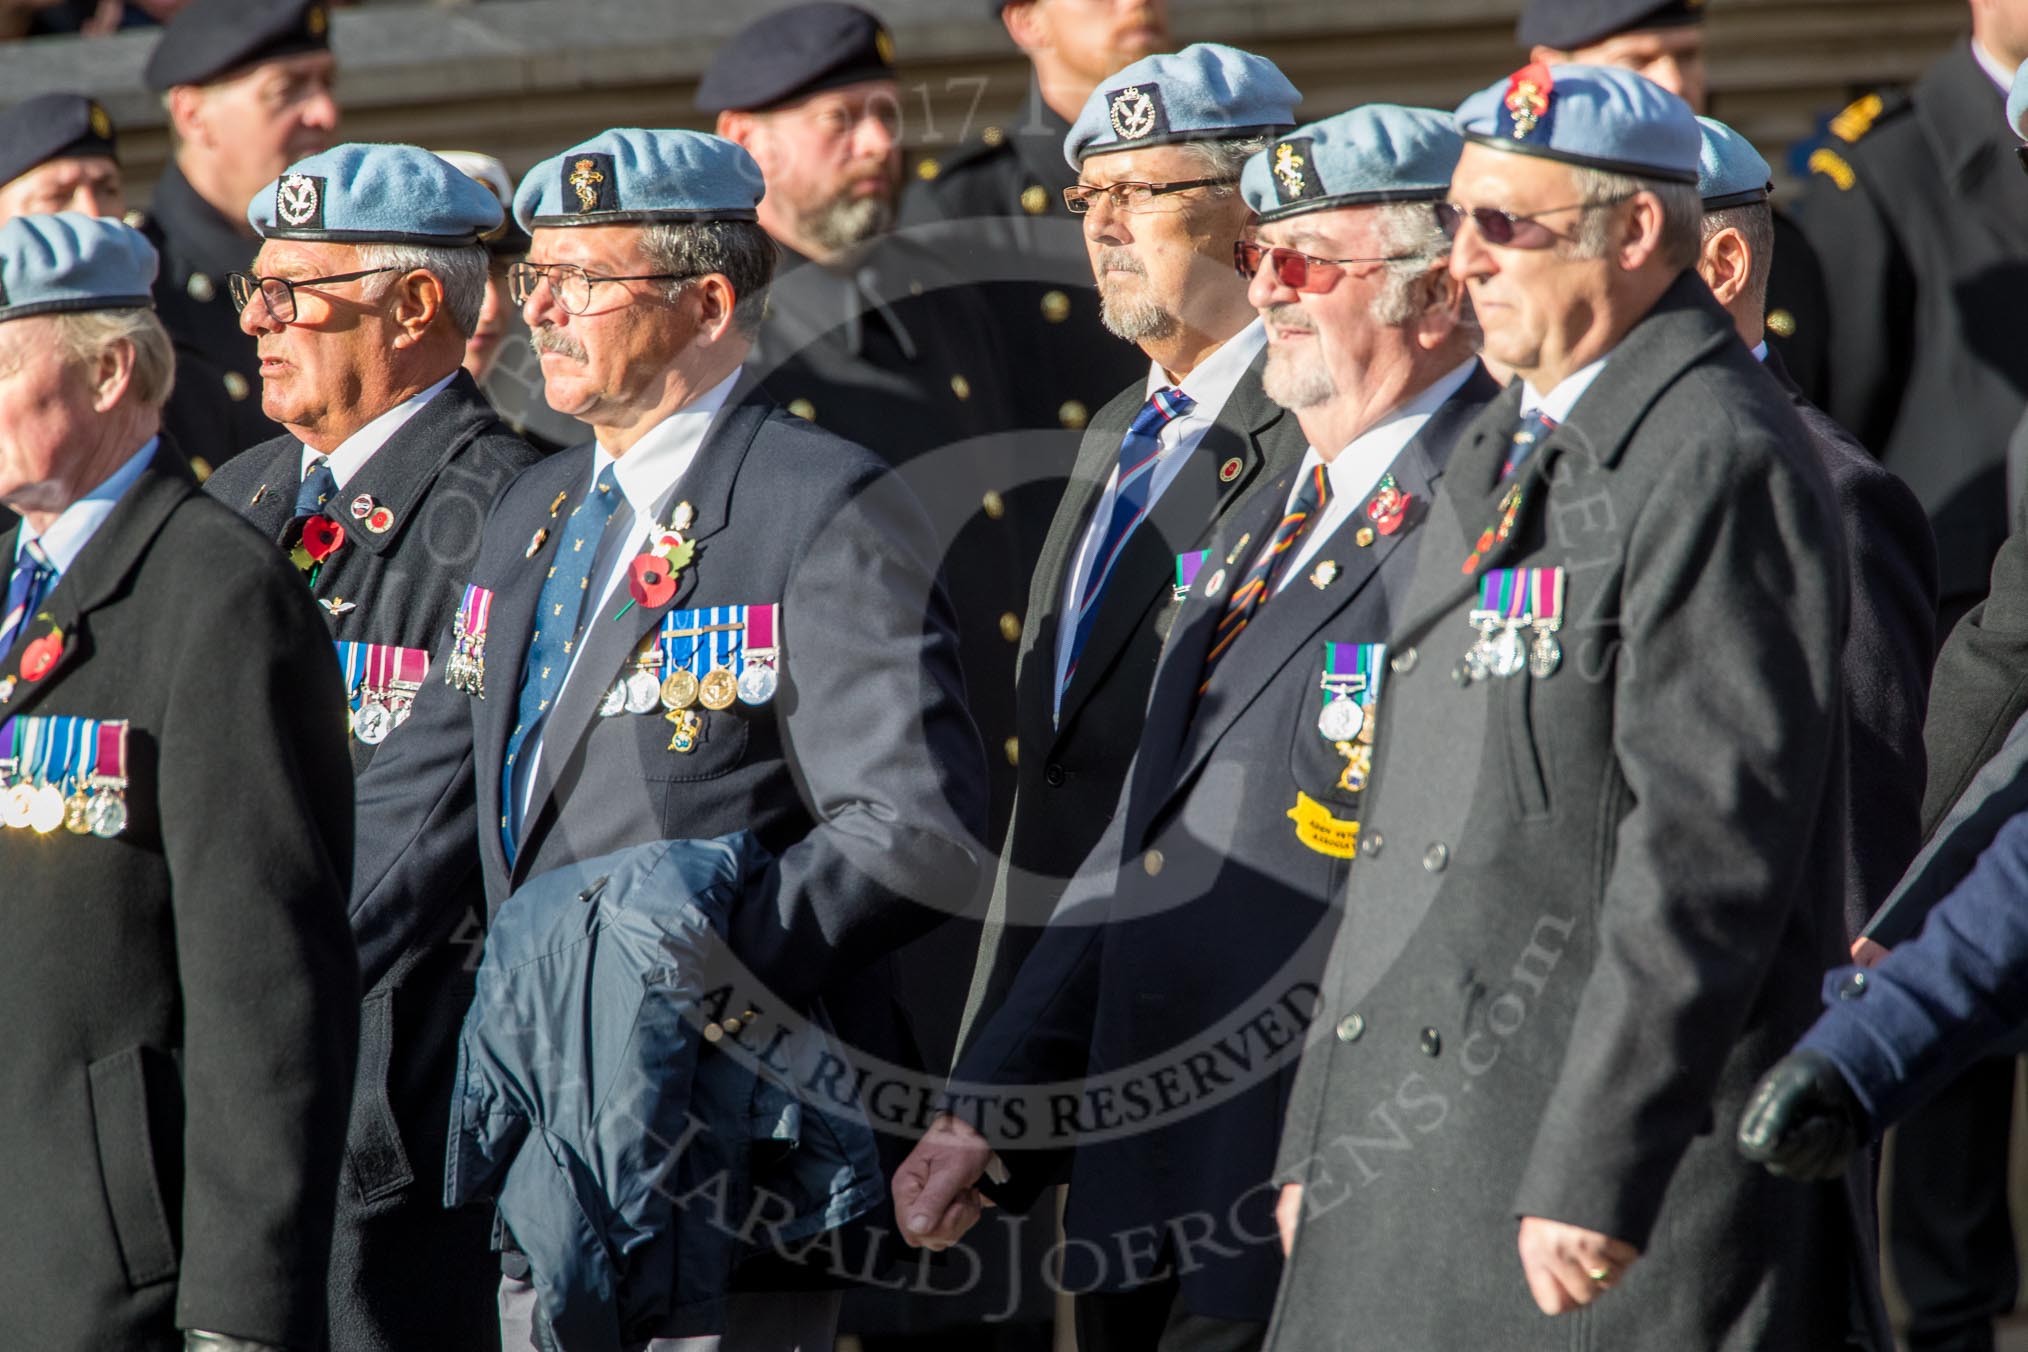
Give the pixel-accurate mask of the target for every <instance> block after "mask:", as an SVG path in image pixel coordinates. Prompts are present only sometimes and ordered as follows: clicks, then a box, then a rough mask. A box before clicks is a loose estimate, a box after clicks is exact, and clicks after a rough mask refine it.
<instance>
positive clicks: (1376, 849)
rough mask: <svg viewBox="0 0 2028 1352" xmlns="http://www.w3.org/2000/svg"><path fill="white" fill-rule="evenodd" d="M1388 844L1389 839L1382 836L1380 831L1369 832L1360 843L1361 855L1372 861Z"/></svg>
mask: <svg viewBox="0 0 2028 1352" xmlns="http://www.w3.org/2000/svg"><path fill="white" fill-rule="evenodd" d="M1386 843H1387V837H1385V836H1383V835H1381V834H1380V833H1379V832H1378V831H1368V832H1367V833H1366V835H1365V837H1364V838H1363V839H1362V840H1360V842H1359V853H1361V854H1363V855H1365V856H1366V857H1367V858H1368V859H1371V858H1373V857H1374V856H1375V855H1377V854H1379V853H1380V847H1381V846H1383V845H1385V844H1386Z"/></svg>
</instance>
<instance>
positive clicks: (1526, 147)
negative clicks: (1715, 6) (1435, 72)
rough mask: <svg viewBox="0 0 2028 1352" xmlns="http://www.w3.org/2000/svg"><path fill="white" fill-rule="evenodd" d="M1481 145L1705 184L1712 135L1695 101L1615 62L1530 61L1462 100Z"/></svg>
mask: <svg viewBox="0 0 2028 1352" xmlns="http://www.w3.org/2000/svg"><path fill="white" fill-rule="evenodd" d="M1457 127H1458V130H1459V131H1461V132H1463V133H1464V136H1465V139H1466V140H1468V141H1470V142H1472V143H1473V144H1474V145H1482V146H1490V147H1492V148H1494V149H1496V150H1509V151H1514V152H1516V153H1518V154H1523V155H1541V156H1543V157H1545V158H1547V159H1552V160H1562V161H1564V162H1566V163H1569V164H1582V165H1585V166H1587V167H1589V168H1593V169H1604V170H1608V171H1610V172H1612V173H1616V174H1633V175H1636V176H1638V177H1641V178H1659V179H1667V180H1669V181H1671V182H1676V183H1695V182H1696V181H1697V157H1698V153H1699V151H1700V150H1701V149H1702V148H1703V145H1704V136H1703V134H1702V133H1701V132H1700V131H1699V130H1698V129H1697V116H1696V114H1694V113H1692V112H1691V111H1690V105H1689V104H1687V103H1685V102H1683V100H1681V99H1679V98H1677V97H1676V96H1675V95H1674V94H1671V93H1670V92H1669V91H1668V90H1666V89H1664V88H1662V87H1661V86H1660V85H1658V84H1656V83H1655V82H1654V81H1652V80H1649V79H1647V78H1645V77H1643V76H1640V75H1636V74H1634V73H1633V72H1632V71H1630V70H1620V69H1619V68H1617V67H1615V66H1563V65H1558V66H1546V65H1543V64H1542V63H1541V62H1536V63H1534V64H1532V65H1528V66H1523V67H1522V68H1521V69H1520V70H1517V71H1515V72H1514V73H1513V74H1512V75H1510V76H1508V77H1507V78H1506V79H1504V80H1501V81H1500V82H1499V83H1497V84H1494V85H1490V86H1488V87H1487V88H1485V89H1482V90H1480V91H1479V92H1478V93H1476V94H1474V95H1472V96H1471V97H1470V98H1468V99H1466V100H1465V101H1464V102H1463V103H1461V104H1459V105H1458V112H1457Z"/></svg>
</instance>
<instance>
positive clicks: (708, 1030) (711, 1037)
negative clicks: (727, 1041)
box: [704, 1023, 725, 1042]
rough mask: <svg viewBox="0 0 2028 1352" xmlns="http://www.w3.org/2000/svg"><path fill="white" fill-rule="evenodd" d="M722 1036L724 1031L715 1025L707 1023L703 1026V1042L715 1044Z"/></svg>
mask: <svg viewBox="0 0 2028 1352" xmlns="http://www.w3.org/2000/svg"><path fill="white" fill-rule="evenodd" d="M724 1036H725V1030H724V1029H723V1028H720V1027H719V1026H718V1025H717V1024H715V1023H707V1024H705V1025H704V1040H705V1041H706V1042H716V1041H718V1040H719V1039H720V1038H722V1037H724Z"/></svg>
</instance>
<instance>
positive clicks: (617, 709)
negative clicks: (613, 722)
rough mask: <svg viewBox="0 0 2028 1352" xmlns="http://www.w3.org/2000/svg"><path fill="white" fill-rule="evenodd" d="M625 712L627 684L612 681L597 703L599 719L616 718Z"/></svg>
mask: <svg viewBox="0 0 2028 1352" xmlns="http://www.w3.org/2000/svg"><path fill="white" fill-rule="evenodd" d="M626 711H627V683H626V682H625V681H614V682H613V683H612V685H611V686H610V687H609V688H608V689H607V690H606V693H605V697H604V698H603V699H601V700H600V701H599V717H600V718H617V717H619V716H620V715H621V714H623V713H625V712H626Z"/></svg>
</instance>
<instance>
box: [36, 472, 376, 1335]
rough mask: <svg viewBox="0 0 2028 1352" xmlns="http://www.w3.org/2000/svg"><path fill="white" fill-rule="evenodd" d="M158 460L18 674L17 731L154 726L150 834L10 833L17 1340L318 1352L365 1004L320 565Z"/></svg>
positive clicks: (93, 543) (136, 830)
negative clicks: (55, 644) (317, 585)
mask: <svg viewBox="0 0 2028 1352" xmlns="http://www.w3.org/2000/svg"><path fill="white" fill-rule="evenodd" d="M158 455H159V456H160V457H161V458H160V461H159V462H158V463H160V464H161V465H162V466H163V468H161V469H156V468H153V467H151V468H149V469H147V470H144V471H143V472H142V474H141V476H140V478H139V479H138V480H137V481H136V482H135V483H134V484H133V486H132V487H130V488H129V489H128V490H127V491H126V493H125V494H124V495H123V496H122V497H121V498H120V500H119V503H118V504H117V505H116V506H115V507H114V508H113V510H112V513H111V515H109V516H108V517H107V518H106V520H105V522H104V523H103V524H102V525H101V526H100V527H99V529H98V530H97V532H96V533H94V534H93V536H92V537H91V540H90V542H89V543H88V544H86V546H85V547H84V549H83V551H82V552H81V553H79V555H78V556H77V558H76V560H75V561H74V562H73V563H72V565H71V566H70V567H69V568H68V569H66V570H65V572H64V573H63V575H62V577H61V578H60V579H58V582H57V585H56V587H55V588H54V589H53V590H52V591H51V592H50V593H49V595H48V597H47V598H46V600H45V602H44V605H43V611H44V612H46V614H47V616H48V619H46V620H40V621H36V622H34V623H32V624H31V627H30V629H29V630H28V636H29V639H30V640H33V639H34V638H37V637H40V636H41V635H43V634H46V633H48V632H49V631H50V630H51V628H52V627H54V628H56V629H60V630H61V631H62V633H63V636H64V637H63V655H62V657H61V658H60V659H59V660H58V662H57V663H56V665H55V666H54V667H53V668H52V669H50V671H49V672H48V674H47V675H45V676H43V677H42V678H41V679H39V680H33V681H30V680H26V679H23V678H22V676H21V662H22V658H23V656H24V654H25V653H26V652H27V650H28V648H29V643H28V642H23V643H20V644H17V645H16V646H15V648H14V651H13V652H12V653H11V654H10V655H9V656H8V657H7V658H6V660H4V661H0V691H5V692H6V693H5V694H4V695H0V701H4V702H0V722H4V721H6V720H8V719H12V718H14V717H17V716H33V717H41V716H44V715H71V716H78V717H84V718H95V719H125V720H126V721H127V722H128V723H129V725H130V732H129V739H128V743H127V753H128V759H129V765H128V770H127V776H128V779H129V787H128V789H127V794H126V801H127V809H128V824H127V826H126V829H125V830H124V831H123V832H121V833H120V834H119V835H117V836H114V837H111V838H100V837H98V836H94V835H73V834H71V833H70V832H69V831H67V830H64V829H58V830H57V831H55V832H52V833H51V834H49V835H47V836H42V835H37V834H35V833H34V832H33V831H30V830H26V829H15V830H0V880H4V881H0V897H4V898H5V903H6V911H7V925H8V934H7V942H6V943H5V944H0V1026H4V1027H5V1028H6V1029H7V1053H6V1055H5V1056H0V1104H4V1105H5V1106H4V1108H0V1195H4V1196H5V1197H6V1198H7V1224H6V1225H5V1226H4V1227H0V1331H4V1332H0V1342H5V1343H6V1344H7V1345H8V1346H10V1347H21V1348H29V1347H33V1348H38V1349H47V1350H48V1352H105V1350H106V1349H108V1348H120V1349H123V1352H143V1350H145V1352H175V1350H177V1349H181V1348H182V1346H183V1335H182V1334H181V1333H180V1332H178V1329H181V1328H196V1329H208V1330H212V1331H215V1332H221V1333H229V1334H232V1335H235V1336H238V1337H243V1338H249V1339H253V1340H256V1341H259V1342H264V1343H272V1344H275V1345H277V1346H285V1347H289V1348H305V1349H310V1348H318V1347H322V1346H323V1345H324V1275H325V1265H326V1260H327V1257H328V1254H329V1246H330V1242H331V1217H332V1205H333V1199H334V1197H335V1195H336V1187H337V1181H338V1169H339V1160H340V1158H341V1157H342V1155H343V1152H344V1141H345V1105H346V1103H347V1102H348V1101H349V1100H350V1097H351V1089H352V1058H353V1051H354V1036H355V1031H356V1028H357V1018H356V1010H357V1008H358V999H359V986H358V977H357V972H356V968H355V965H354V961H353V956H352V940H351V937H350V936H349V935H348V934H347V932H346V928H345V885H346V880H347V878H348V877H349V875H350V872H351V866H352V770H351V766H350V765H349V764H348V763H347V761H346V758H345V740H344V731H343V729H342V728H341V727H340V725H339V724H338V723H337V721H336V720H334V719H332V718H331V717H329V710H330V709H331V707H332V706H333V705H334V704H335V703H336V702H337V700H338V686H339V681H338V674H337V669H336V667H335V666H334V665H333V663H332V662H331V658H330V645H329V643H328V641H327V640H326V639H325V638H324V633H323V626H322V625H320V624H319V623H318V620H317V612H316V609H315V608H314V607H313V606H312V605H311V604H310V601H309V598H308V597H307V596H306V595H305V594H304V592H303V585H302V582H301V580H300V579H299V578H298V577H297V575H296V571H295V569H293V568H291V567H289V566H288V565H287V564H286V563H285V562H283V561H282V560H281V559H280V558H278V557H277V556H276V554H275V551H274V549H273V547H272V546H269V545H267V544H266V543H265V542H263V541H262V540H261V538H260V537H259V536H258V535H256V534H254V533H253V532H252V531H250V530H248V529H247V528H246V527H245V526H244V525H243V524H242V523H241V522H239V521H238V520H236V519H235V518H234V517H233V516H232V514H231V513H230V512H228V511H226V510H225V509H224V508H223V507H220V506H219V505H218V504H216V503H213V502H209V501H206V500H205V498H204V497H203V496H202V495H201V494H200V493H199V492H198V491H197V488H196V486H195V485H194V484H193V483H191V482H190V479H189V475H188V472H187V471H186V470H185V469H184V468H183V466H182V463H181V457H180V456H179V455H177V454H176V452H175V451H174V450H173V448H172V449H169V450H167V451H166V452H162V451H158ZM14 548H15V537H14V533H13V532H11V531H10V532H8V533H6V534H4V535H0V557H4V558H6V559H8V560H10V561H11V560H12V559H13V557H14Z"/></svg>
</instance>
